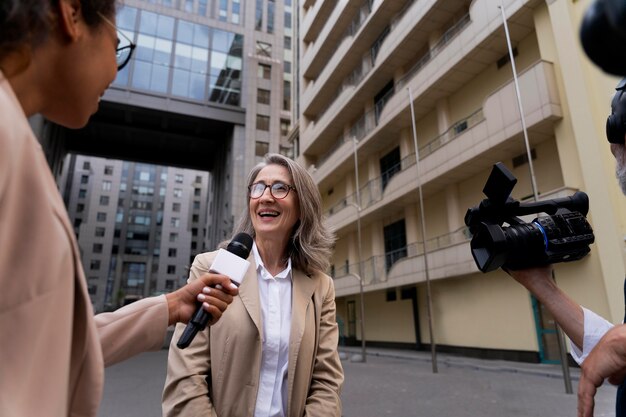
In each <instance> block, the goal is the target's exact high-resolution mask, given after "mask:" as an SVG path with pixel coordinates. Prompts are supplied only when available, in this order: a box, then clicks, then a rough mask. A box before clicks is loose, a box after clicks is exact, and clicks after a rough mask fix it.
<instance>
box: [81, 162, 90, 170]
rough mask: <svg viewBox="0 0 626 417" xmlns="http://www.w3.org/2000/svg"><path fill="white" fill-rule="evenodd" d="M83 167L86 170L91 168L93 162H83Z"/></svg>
mask: <svg viewBox="0 0 626 417" xmlns="http://www.w3.org/2000/svg"><path fill="white" fill-rule="evenodd" d="M83 169H84V170H87V171H88V170H90V169H91V163H90V162H89V161H85V162H83Z"/></svg>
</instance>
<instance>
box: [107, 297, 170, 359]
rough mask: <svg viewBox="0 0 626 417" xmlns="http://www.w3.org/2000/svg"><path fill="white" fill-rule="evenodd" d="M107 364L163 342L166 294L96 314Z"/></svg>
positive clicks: (166, 316)
mask: <svg viewBox="0 0 626 417" xmlns="http://www.w3.org/2000/svg"><path fill="white" fill-rule="evenodd" d="M95 321H96V327H97V328H98V335H99V336H100V345H101V346H102V356H103V358H104V364H105V366H111V365H113V364H115V363H117V362H121V361H123V360H125V359H128V358H130V357H131V356H134V355H137V354H139V353H141V352H145V351H149V350H157V349H160V348H161V347H162V346H163V341H164V340H165V333H166V331H167V323H168V310H167V302H166V300H165V296H163V295H161V296H159V297H149V298H144V299H142V300H139V301H136V302H134V303H132V304H129V305H127V306H125V307H122V308H120V309H118V310H116V311H114V312H111V313H102V314H98V315H96V316H95Z"/></svg>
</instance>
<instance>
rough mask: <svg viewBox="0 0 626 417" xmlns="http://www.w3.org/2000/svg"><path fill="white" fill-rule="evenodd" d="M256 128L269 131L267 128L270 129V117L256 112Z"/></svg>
mask: <svg viewBox="0 0 626 417" xmlns="http://www.w3.org/2000/svg"><path fill="white" fill-rule="evenodd" d="M256 128H257V130H263V131H265V132H269V130H270V117H269V116H263V115H260V114H257V115H256Z"/></svg>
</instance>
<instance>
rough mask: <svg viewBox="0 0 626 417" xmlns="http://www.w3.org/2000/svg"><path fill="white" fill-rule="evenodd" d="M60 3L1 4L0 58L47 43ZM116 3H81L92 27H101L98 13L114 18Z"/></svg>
mask: <svg viewBox="0 0 626 417" xmlns="http://www.w3.org/2000/svg"><path fill="white" fill-rule="evenodd" d="M58 4H59V1H58V0H2V1H0V58H2V57H4V55H5V54H6V53H8V52H10V51H13V50H15V49H16V48H19V47H21V46H24V45H27V44H28V45H30V46H37V45H39V44H41V43H42V42H43V41H45V40H46V38H47V37H48V35H49V33H50V31H51V30H52V27H53V25H54V22H55V20H56V14H57V7H58ZM115 8H116V0H81V10H82V15H83V19H84V20H85V23H86V24H87V25H88V26H97V25H99V24H100V23H101V19H100V17H99V15H98V13H101V14H103V15H104V16H114V15H115Z"/></svg>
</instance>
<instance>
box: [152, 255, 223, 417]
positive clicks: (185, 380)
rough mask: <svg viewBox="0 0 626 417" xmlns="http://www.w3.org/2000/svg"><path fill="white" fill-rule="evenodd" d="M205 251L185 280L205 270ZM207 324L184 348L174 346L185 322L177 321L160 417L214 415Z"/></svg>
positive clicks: (212, 416)
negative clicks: (209, 383) (208, 378)
mask: <svg viewBox="0 0 626 417" xmlns="http://www.w3.org/2000/svg"><path fill="white" fill-rule="evenodd" d="M206 259H207V257H206V255H198V256H197V257H196V259H195V260H194V262H193V265H192V266H191V271H190V274H189V280H188V281H193V280H196V279H198V277H199V276H201V275H203V274H205V273H207V272H208V271H209V265H210V264H208V263H207V264H205V263H204V262H205V260H206ZM210 329H211V327H210V326H207V327H206V328H205V329H204V330H203V331H201V332H198V333H197V334H196V337H195V338H194V339H193V341H192V342H191V344H190V345H189V346H188V347H187V348H186V349H179V348H178V347H177V346H176V343H177V342H178V339H179V338H180V335H181V334H182V333H183V331H184V330H185V325H184V324H181V323H179V324H178V325H177V326H176V331H175V332H174V336H173V337H172V342H171V344H170V350H169V354H168V360H167V377H166V379H165V386H164V388H163V397H162V409H163V416H164V417H187V416H188V417H194V416H206V417H215V416H216V414H215V410H214V409H213V405H212V404H211V399H210V397H209V386H208V383H207V380H206V378H207V376H208V377H210V375H211V352H210V346H209V334H210V333H209V332H210Z"/></svg>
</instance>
